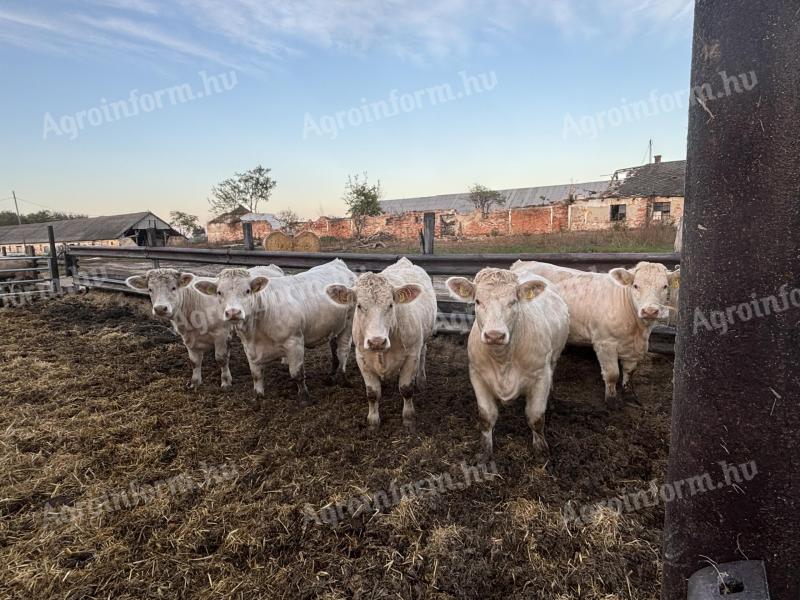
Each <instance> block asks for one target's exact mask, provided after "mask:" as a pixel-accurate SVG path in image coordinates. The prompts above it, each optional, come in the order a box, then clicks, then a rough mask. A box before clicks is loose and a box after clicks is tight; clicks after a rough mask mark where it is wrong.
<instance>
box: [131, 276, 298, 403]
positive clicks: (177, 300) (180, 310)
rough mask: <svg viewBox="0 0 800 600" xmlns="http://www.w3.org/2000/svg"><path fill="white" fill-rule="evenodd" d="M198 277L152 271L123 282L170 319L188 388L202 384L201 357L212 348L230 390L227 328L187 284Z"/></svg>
mask: <svg viewBox="0 0 800 600" xmlns="http://www.w3.org/2000/svg"><path fill="white" fill-rule="evenodd" d="M252 271H253V272H257V273H260V274H271V275H272V276H273V277H280V276H282V275H283V271H281V269H280V268H279V267H276V266H275V265H270V266H268V267H253V269H252ZM200 279H205V278H200V277H196V276H195V275H193V274H192V273H181V272H180V271H176V270H175V269H151V270H149V271H147V273H145V274H144V275H134V276H133V277H128V279H127V280H126V281H125V283H126V284H127V285H128V287H130V288H132V289H134V290H144V291H147V292H148V293H149V294H150V302H151V303H152V305H153V314H154V315H155V316H157V317H163V318H166V319H169V320H170V322H171V323H172V327H173V329H174V330H175V332H176V333H177V334H178V335H180V336H181V339H182V340H183V343H184V345H185V346H186V350H188V352H189V360H190V361H191V363H192V379H191V382H190V384H189V385H190V387H193V388H197V387H199V386H200V384H201V383H202V382H203V374H202V366H203V355H204V354H205V353H206V352H207V351H208V350H210V349H211V348H213V349H214V356H215V357H216V359H217V363H218V364H219V366H220V369H221V370H222V387H223V389H227V388H229V387H231V371H230V366H229V357H230V352H229V351H228V339H229V337H230V333H231V330H230V327H229V326H228V325H227V324H226V323H225V322H224V321H223V319H222V318H221V317H220V315H219V314H218V313H219V311H218V310H217V303H216V302H215V301H214V300H213V299H212V298H209V297H207V296H204V295H203V294H200V293H199V292H198V291H197V290H195V289H194V288H193V287H192V286H191V285H190V284H191V283H192V282H193V281H197V280H200Z"/></svg>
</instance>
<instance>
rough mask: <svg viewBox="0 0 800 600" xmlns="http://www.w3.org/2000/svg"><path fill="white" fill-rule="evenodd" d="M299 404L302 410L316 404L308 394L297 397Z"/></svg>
mask: <svg viewBox="0 0 800 600" xmlns="http://www.w3.org/2000/svg"><path fill="white" fill-rule="evenodd" d="M297 403H298V404H299V405H300V406H301V407H302V408H306V407H308V406H311V405H313V404H315V402H314V400H312V398H311V396H309V395H308V394H300V395H299V396H297Z"/></svg>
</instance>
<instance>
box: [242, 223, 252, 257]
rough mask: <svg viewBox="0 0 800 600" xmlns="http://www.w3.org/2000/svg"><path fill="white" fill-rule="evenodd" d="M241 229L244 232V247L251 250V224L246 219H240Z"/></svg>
mask: <svg viewBox="0 0 800 600" xmlns="http://www.w3.org/2000/svg"><path fill="white" fill-rule="evenodd" d="M242 231H243V232H244V249H245V250H253V249H255V245H254V244H253V224H252V223H249V222H247V221H242Z"/></svg>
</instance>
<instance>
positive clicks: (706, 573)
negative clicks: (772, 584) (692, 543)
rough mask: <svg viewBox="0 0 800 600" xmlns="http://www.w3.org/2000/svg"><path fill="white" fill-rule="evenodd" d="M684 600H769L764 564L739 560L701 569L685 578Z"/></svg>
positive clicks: (758, 561)
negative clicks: (686, 582) (686, 593)
mask: <svg viewBox="0 0 800 600" xmlns="http://www.w3.org/2000/svg"><path fill="white" fill-rule="evenodd" d="M687 600H770V597H769V587H768V585H767V572H766V569H765V568H764V562H763V561H760V560H740V561H737V562H729V563H723V564H720V565H714V566H711V567H706V568H705V569H701V570H699V571H697V572H696V573H695V574H694V575H692V576H691V577H690V578H689V593H688V595H687Z"/></svg>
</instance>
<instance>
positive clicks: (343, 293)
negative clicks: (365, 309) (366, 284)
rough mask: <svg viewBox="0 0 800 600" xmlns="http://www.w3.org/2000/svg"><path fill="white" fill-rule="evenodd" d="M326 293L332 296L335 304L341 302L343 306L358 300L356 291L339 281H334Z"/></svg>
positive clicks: (329, 296) (326, 289)
mask: <svg viewBox="0 0 800 600" xmlns="http://www.w3.org/2000/svg"><path fill="white" fill-rule="evenodd" d="M325 293H326V294H327V295H328V298H330V299H331V301H332V302H334V303H335V304H341V305H342V306H351V305H353V304H355V302H356V293H355V291H354V290H352V289H350V288H349V287H347V286H346V285H341V284H339V283H332V284H331V285H329V286H327V287H326V288H325Z"/></svg>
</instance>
